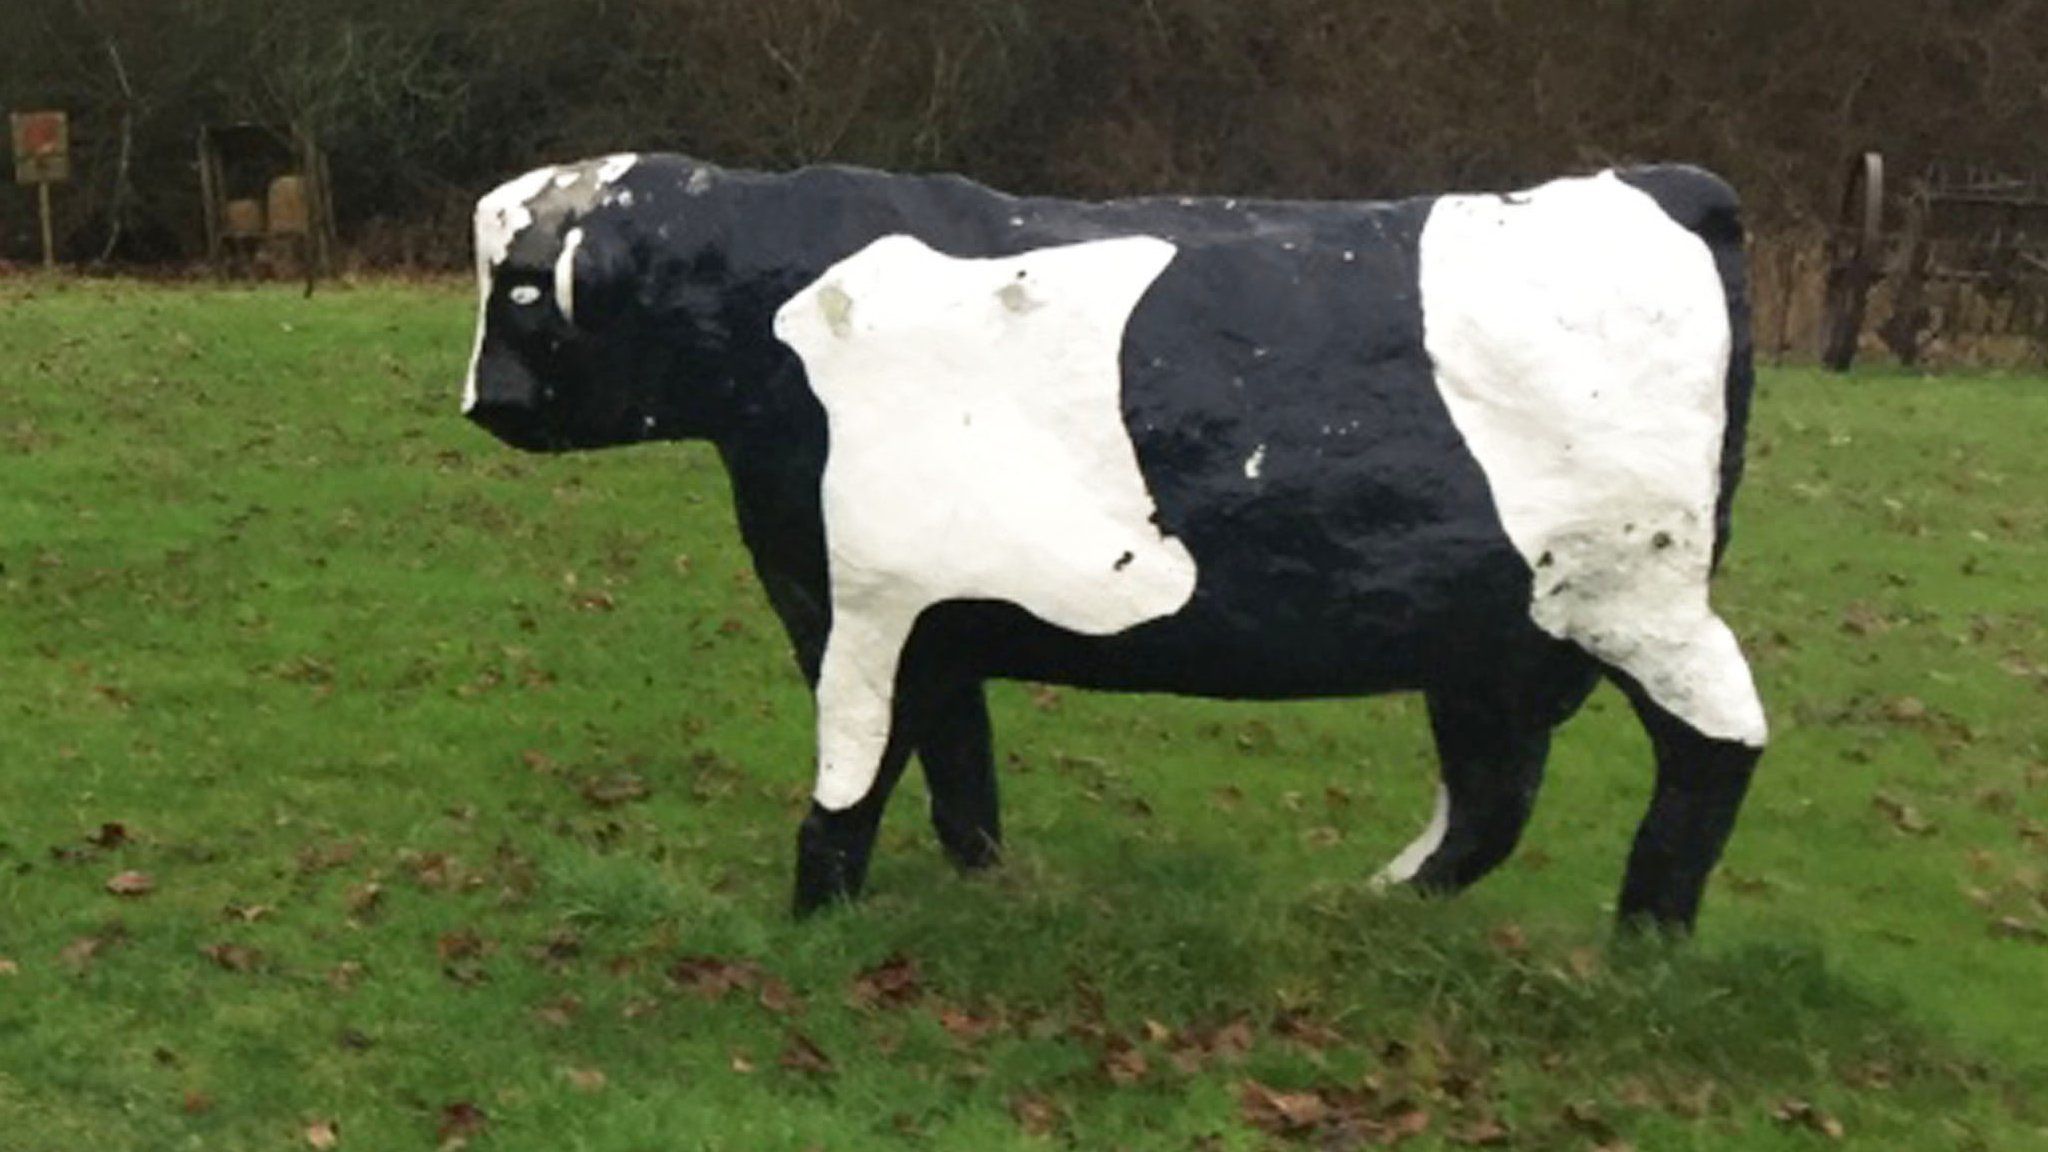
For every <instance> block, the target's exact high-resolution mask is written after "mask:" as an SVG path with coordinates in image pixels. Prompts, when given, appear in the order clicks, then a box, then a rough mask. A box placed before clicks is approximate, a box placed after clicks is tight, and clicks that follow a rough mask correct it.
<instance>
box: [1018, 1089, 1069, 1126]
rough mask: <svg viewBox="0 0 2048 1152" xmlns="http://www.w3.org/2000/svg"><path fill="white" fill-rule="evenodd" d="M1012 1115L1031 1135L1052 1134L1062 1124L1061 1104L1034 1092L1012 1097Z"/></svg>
mask: <svg viewBox="0 0 2048 1152" xmlns="http://www.w3.org/2000/svg"><path fill="white" fill-rule="evenodd" d="M1010 1117H1011V1119H1013V1120H1015V1121H1016V1122H1017V1126H1018V1127H1019V1128H1022V1129H1023V1130H1024V1132H1025V1134H1026V1135H1030V1136H1050V1135H1052V1134H1053V1133H1054V1132H1056V1131H1058V1130H1059V1126H1060V1109H1059V1105H1057V1104H1054V1103H1053V1102H1052V1101H1051V1100H1049V1099H1047V1098H1046V1097H1044V1096H1040V1095H1038V1094H1037V1093H1033V1092H1026V1093H1021V1094H1019V1095H1016V1096H1012V1097H1010Z"/></svg>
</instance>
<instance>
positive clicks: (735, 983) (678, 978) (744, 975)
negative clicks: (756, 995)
mask: <svg viewBox="0 0 2048 1152" xmlns="http://www.w3.org/2000/svg"><path fill="white" fill-rule="evenodd" d="M761 976H762V973H761V967H760V965H758V964H755V963H753V962H752V961H749V960H722V959H720V958H718V957H716V956H685V957H683V958H682V959H680V960H677V961H676V962H675V963H673V964H671V965H669V967H668V979H669V983H671V984H673V985H675V987H676V989H677V990H678V991H682V992H694V993H696V994H697V995H698V996H699V997H702V998H703V999H704V1000H706V1001H709V1002H713V1003H716V1002H717V1001H720V1000H723V999H725V997H726V994H727V993H729V992H732V991H734V990H736V989H751V988H758V987H760V985H761Z"/></svg>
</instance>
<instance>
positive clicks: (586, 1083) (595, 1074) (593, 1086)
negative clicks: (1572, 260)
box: [562, 1068, 610, 1095]
mask: <svg viewBox="0 0 2048 1152" xmlns="http://www.w3.org/2000/svg"><path fill="white" fill-rule="evenodd" d="M562 1079H564V1080H567V1081H568V1082H569V1087H571V1088H574V1089H575V1090H576V1091H578V1092H582V1093H585V1094H586V1095H587V1094H590V1093H595V1092H602V1091H604V1086H605V1085H606V1084H607V1083H609V1082H610V1081H609V1078H608V1077H606V1076H605V1074H604V1073H603V1072H600V1071H598V1070H597V1069H595V1068H564V1069H562Z"/></svg>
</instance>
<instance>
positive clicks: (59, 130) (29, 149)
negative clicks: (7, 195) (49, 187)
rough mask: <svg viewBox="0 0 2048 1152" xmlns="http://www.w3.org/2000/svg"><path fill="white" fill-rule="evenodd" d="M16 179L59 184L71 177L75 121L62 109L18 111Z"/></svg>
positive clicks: (16, 124) (15, 125) (29, 182)
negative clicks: (72, 135) (72, 124)
mask: <svg viewBox="0 0 2048 1152" xmlns="http://www.w3.org/2000/svg"><path fill="white" fill-rule="evenodd" d="M8 119H9V120H11V121H12V122H13V125H14V180H15V183H17V184H56V183H60V182H62V181H65V180H69V179H71V125H70V123H69V122H68V121H67V120H65V118H64V113H62V112H16V113H14V114H12V115H11V116H10V117H8Z"/></svg>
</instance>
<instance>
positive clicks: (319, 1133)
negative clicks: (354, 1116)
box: [306, 1120, 341, 1152]
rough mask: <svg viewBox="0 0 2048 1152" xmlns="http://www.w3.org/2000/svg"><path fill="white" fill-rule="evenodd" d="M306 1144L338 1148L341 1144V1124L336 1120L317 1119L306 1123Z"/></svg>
mask: <svg viewBox="0 0 2048 1152" xmlns="http://www.w3.org/2000/svg"><path fill="white" fill-rule="evenodd" d="M306 1144H307V1146H308V1147H311V1148H317V1149H320V1150H321V1152H326V1150H327V1149H330V1148H337V1147H339V1146H340V1145H341V1124H340V1123H339V1122H337V1121H334V1120H315V1121H314V1122H313V1123H311V1124H308V1125H306Z"/></svg>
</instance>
